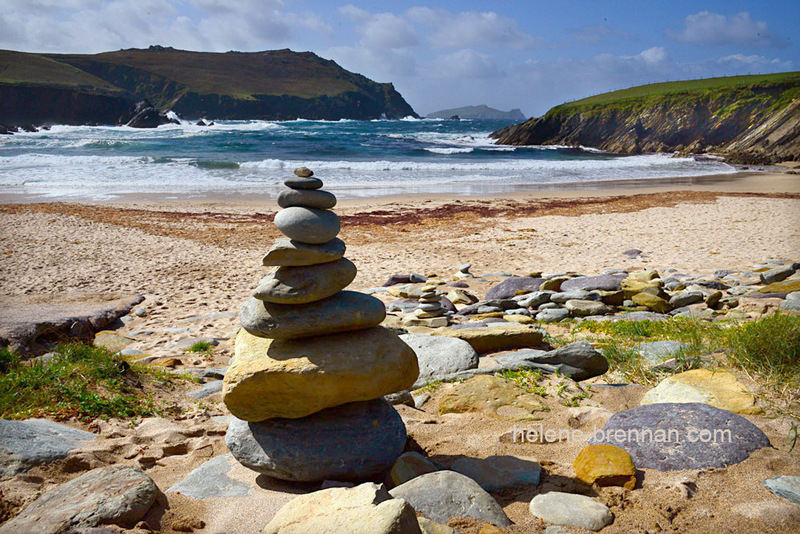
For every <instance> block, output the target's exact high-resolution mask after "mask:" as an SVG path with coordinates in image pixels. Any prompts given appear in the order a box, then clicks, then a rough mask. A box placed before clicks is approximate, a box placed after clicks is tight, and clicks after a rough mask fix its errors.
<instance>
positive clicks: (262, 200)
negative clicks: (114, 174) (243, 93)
mask: <svg viewBox="0 0 800 534" xmlns="http://www.w3.org/2000/svg"><path fill="white" fill-rule="evenodd" d="M782 166H783V167H787V168H795V167H798V166H800V163H795V164H794V165H792V164H791V162H790V164H788V165H782ZM551 185H552V184H543V185H542V186H540V187H537V186H536V184H530V185H528V186H525V187H520V188H519V189H518V190H512V191H499V192H480V193H478V194H470V193H469V192H467V193H445V194H440V193H400V194H386V195H377V196H367V197H356V198H344V199H341V198H339V200H338V202H337V208H345V209H349V208H355V209H357V208H360V207H369V206H375V205H387V204H395V203H430V202H436V203H441V202H448V201H460V202H465V201H494V200H499V199H512V200H517V201H525V200H535V199H546V198H560V199H575V198H587V197H591V198H597V197H618V196H629V195H641V194H653V193H665V192H677V191H696V192H716V193H722V194H724V193H792V194H794V193H800V175H796V174H788V173H786V172H779V170H778V169H777V168H771V169H770V170H765V171H752V170H745V171H739V172H736V173H726V174H712V175H700V176H680V177H668V178H649V179H639V180H614V181H603V182H581V183H577V184H569V186H566V185H565V186H563V187H558V186H553V187H551ZM326 190H329V191H331V192H332V193H334V194H335V195H337V197H341V195H342V193H343V190H341V189H337V188H327V187H326ZM345 191H346V190H345ZM119 197H120V198H116V199H113V200H85V199H69V198H56V199H37V198H30V196H29V195H16V194H2V193H0V205H25V204H54V203H60V204H77V205H96V206H105V207H138V208H143V209H174V208H175V207H178V206H180V207H182V208H185V207H187V206H192V207H202V206H207V207H211V206H213V207H215V208H219V209H228V208H243V207H253V206H264V207H270V208H272V207H274V208H275V209H277V205H276V204H275V200H276V195H274V194H272V193H260V194H259V193H255V194H254V193H220V192H208V193H205V194H202V195H195V194H192V195H183V196H180V197H177V198H175V195H172V194H171V195H169V196H167V197H165V195H163V194H155V193H150V194H147V193H123V194H120V195H119Z"/></svg>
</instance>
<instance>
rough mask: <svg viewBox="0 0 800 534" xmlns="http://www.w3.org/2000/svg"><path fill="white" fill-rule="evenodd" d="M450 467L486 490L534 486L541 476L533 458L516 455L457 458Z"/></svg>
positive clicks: (540, 471) (540, 469)
mask: <svg viewBox="0 0 800 534" xmlns="http://www.w3.org/2000/svg"><path fill="white" fill-rule="evenodd" d="M451 469H452V470H453V471H456V472H458V473H461V474H462V475H466V476H468V477H469V478H471V479H472V480H474V481H475V482H477V483H478V484H479V485H480V486H481V487H482V488H483V489H485V490H486V491H495V490H501V489H503V488H511V487H514V486H528V485H532V486H536V485H538V484H539V480H540V479H541V476H542V468H541V467H540V466H539V464H538V462H536V460H535V459H533V458H524V457H523V458H520V457H517V456H489V457H488V458H485V459H481V458H459V459H458V460H456V461H455V462H453V465H452V466H451Z"/></svg>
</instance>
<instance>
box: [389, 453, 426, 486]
mask: <svg viewBox="0 0 800 534" xmlns="http://www.w3.org/2000/svg"><path fill="white" fill-rule="evenodd" d="M435 471H436V466H435V465H433V463H432V462H431V461H430V460H428V459H427V458H425V457H424V456H422V455H421V454H420V453H418V452H415V451H411V452H404V453H403V454H402V455H400V458H398V459H397V461H396V462H395V463H394V465H393V466H392V470H391V471H389V478H390V479H391V481H392V483H393V484H394V485H395V486H399V485H400V484H404V483H406V482H408V481H409V480H411V479H412V478H416V477H418V476H420V475H424V474H426V473H433V472H435Z"/></svg>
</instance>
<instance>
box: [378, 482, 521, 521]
mask: <svg viewBox="0 0 800 534" xmlns="http://www.w3.org/2000/svg"><path fill="white" fill-rule="evenodd" d="M389 493H390V494H391V495H392V497H394V498H396V499H403V500H405V501H407V502H408V503H409V504H410V505H411V506H413V507H414V510H416V511H417V512H421V513H422V514H424V515H425V517H427V518H428V519H431V520H433V521H436V522H438V523H447V522H448V521H449V520H450V518H451V517H472V518H474V519H478V520H480V521H486V522H487V523H491V524H493V525H497V526H499V527H507V526H509V525H511V521H510V520H509V519H508V517H507V516H506V514H505V513H504V512H503V509H502V508H501V507H500V505H499V504H497V501H495V500H494V498H493V497H492V496H491V495H489V494H488V493H486V491H484V490H483V488H481V487H480V486H479V485H478V483H477V482H475V481H474V480H472V479H471V478H469V477H467V476H464V475H462V474H460V473H455V472H453V471H437V472H436V473H428V474H426V475H422V476H418V477H416V478H414V479H413V480H410V481H408V482H406V483H405V484H402V485H400V486H397V487H396V488H394V489H393V490H391V491H389Z"/></svg>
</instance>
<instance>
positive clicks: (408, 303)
mask: <svg viewBox="0 0 800 534" xmlns="http://www.w3.org/2000/svg"><path fill="white" fill-rule="evenodd" d="M418 305H419V301H418V300H417V299H397V300H393V301H392V302H390V303H389V306H387V308H386V311H389V312H400V313H411V312H413V311H414V310H416V309H417V306H418Z"/></svg>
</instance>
